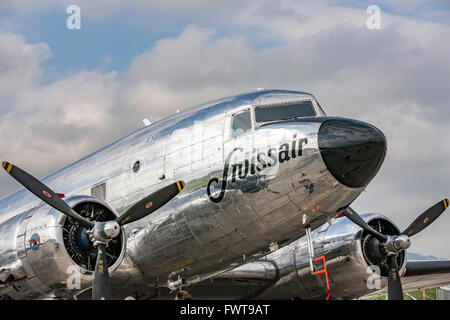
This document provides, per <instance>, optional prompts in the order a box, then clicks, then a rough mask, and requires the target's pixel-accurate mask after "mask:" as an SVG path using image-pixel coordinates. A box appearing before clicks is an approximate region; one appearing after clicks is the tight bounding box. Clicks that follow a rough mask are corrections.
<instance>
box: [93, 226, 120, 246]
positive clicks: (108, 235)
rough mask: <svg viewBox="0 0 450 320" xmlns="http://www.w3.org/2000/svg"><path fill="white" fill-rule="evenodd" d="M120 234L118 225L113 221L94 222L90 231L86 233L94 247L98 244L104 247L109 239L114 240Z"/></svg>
mask: <svg viewBox="0 0 450 320" xmlns="http://www.w3.org/2000/svg"><path fill="white" fill-rule="evenodd" d="M119 233H120V226H119V224H118V223H117V222H116V221H114V220H111V221H107V222H96V223H95V225H94V227H93V228H92V230H90V231H88V234H89V238H90V239H91V241H92V242H93V244H94V246H95V247H96V246H97V245H99V244H103V245H106V244H108V242H109V241H110V240H111V239H114V238H116V237H117V236H118V235H119Z"/></svg>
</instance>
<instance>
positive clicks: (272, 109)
mask: <svg viewBox="0 0 450 320" xmlns="http://www.w3.org/2000/svg"><path fill="white" fill-rule="evenodd" d="M314 116H316V111H315V110H314V106H313V104H312V101H311V100H305V101H300V102H296V103H291V104H285V105H276V106H267V107H256V108H255V120H256V122H269V121H277V120H287V119H297V118H304V117H314Z"/></svg>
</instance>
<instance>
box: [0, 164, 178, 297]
mask: <svg viewBox="0 0 450 320" xmlns="http://www.w3.org/2000/svg"><path fill="white" fill-rule="evenodd" d="M2 167H3V168H4V169H5V170H6V172H8V173H9V174H10V175H11V176H12V177H13V178H14V179H16V180H17V181H18V182H19V183H20V184H22V185H23V186H24V187H25V188H27V189H28V190H29V191H30V192H31V193H33V194H34V195H35V196H37V197H38V198H40V199H41V200H42V201H44V202H45V203H47V204H48V205H49V206H51V207H53V208H55V209H56V210H58V211H60V212H61V213H63V214H65V215H66V216H68V217H70V218H72V219H74V220H75V221H77V222H78V223H79V224H80V225H82V226H83V227H85V228H86V229H88V232H87V233H88V235H89V239H90V240H91V241H92V243H93V245H94V247H96V248H97V261H96V264H95V271H94V278H93V281H92V299H94V300H109V299H111V285H110V279H109V272H108V262H107V260H106V247H107V246H108V243H109V241H111V240H112V239H114V238H116V237H117V236H119V234H120V228H121V226H123V225H126V224H128V223H131V222H134V221H137V220H139V219H142V218H144V217H146V216H148V215H149V214H151V213H152V212H154V211H156V210H158V209H159V208H161V207H162V206H163V205H165V204H166V203H167V202H169V201H170V200H171V199H172V198H174V197H175V196H176V195H177V194H178V193H180V192H181V190H183V188H184V186H185V183H184V181H182V180H180V181H177V182H175V183H172V184H170V185H168V186H166V187H164V188H162V189H160V190H157V191H156V192H154V193H152V194H151V195H149V196H147V197H145V198H144V199H142V200H140V201H138V202H137V203H136V204H134V205H133V206H132V207H131V208H130V209H128V210H127V211H126V212H125V213H124V214H122V215H121V216H119V217H117V218H116V219H115V220H111V221H106V222H92V221H89V220H87V219H86V218H84V217H82V216H80V215H79V214H78V213H77V212H76V211H75V210H73V209H72V208H71V207H70V206H69V205H68V204H67V203H66V202H65V201H64V200H63V199H61V198H60V197H59V196H58V195H57V194H56V193H55V192H53V191H52V190H51V189H50V188H49V187H47V186H46V185H45V184H43V183H42V182H40V181H39V180H37V179H36V178H34V177H33V176H31V175H30V174H29V173H27V172H25V171H23V170H22V169H20V168H19V167H16V166H14V165H12V164H11V163H8V162H3V163H2Z"/></svg>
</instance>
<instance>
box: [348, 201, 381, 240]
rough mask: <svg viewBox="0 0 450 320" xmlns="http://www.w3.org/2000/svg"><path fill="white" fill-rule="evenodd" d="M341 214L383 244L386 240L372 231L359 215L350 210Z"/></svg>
mask: <svg viewBox="0 0 450 320" xmlns="http://www.w3.org/2000/svg"><path fill="white" fill-rule="evenodd" d="M342 214H343V215H344V216H346V217H347V218H349V219H350V220H351V221H353V222H354V223H355V224H357V225H358V226H360V227H361V228H363V229H364V230H366V231H367V232H368V233H370V234H371V235H373V236H374V237H375V238H377V239H378V240H380V241H382V242H385V241H386V240H387V237H386V236H385V235H383V234H381V233H379V232H378V231H376V230H375V229H373V228H372V227H371V226H369V225H368V224H367V222H366V221H365V220H364V219H363V218H361V216H360V215H359V214H357V213H356V212H355V211H353V210H352V209H350V208H347V209H344V210H343V211H342Z"/></svg>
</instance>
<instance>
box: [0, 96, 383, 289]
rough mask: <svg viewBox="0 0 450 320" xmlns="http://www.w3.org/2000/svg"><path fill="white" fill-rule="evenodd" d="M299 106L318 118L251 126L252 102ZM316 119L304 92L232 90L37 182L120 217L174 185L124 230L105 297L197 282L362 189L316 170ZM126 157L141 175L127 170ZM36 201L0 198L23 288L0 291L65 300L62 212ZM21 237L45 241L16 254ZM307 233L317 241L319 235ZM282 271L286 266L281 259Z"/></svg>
mask: <svg viewBox="0 0 450 320" xmlns="http://www.w3.org/2000/svg"><path fill="white" fill-rule="evenodd" d="M304 100H311V101H312V103H313V106H314V108H315V110H316V112H317V117H310V118H308V119H297V120H290V121H277V122H271V123H266V124H260V123H255V121H254V118H255V116H254V109H255V107H257V106H269V105H272V106H275V105H277V104H282V103H290V102H296V101H304ZM246 110H249V111H250V114H251V119H252V127H251V130H249V131H248V132H246V133H245V134H242V135H239V136H237V137H233V133H232V119H233V115H235V114H237V113H240V112H243V111H246ZM326 119H328V117H326V116H325V114H324V113H323V111H322V109H321V108H320V107H319V105H318V103H317V101H316V100H315V98H314V96H312V95H311V94H308V93H304V92H297V91H288V90H260V91H255V92H250V93H245V94H240V95H237V96H232V97H228V98H223V99H219V100H216V101H213V102H210V103H206V104H203V105H200V106H197V107H193V108H190V109H188V110H186V111H183V112H180V113H178V114H175V115H173V116H170V117H168V118H165V119H163V120H160V121H158V122H155V123H153V124H151V125H149V126H147V127H144V128H142V129H140V130H138V131H136V132H134V133H132V134H130V135H128V136H126V137H124V138H123V139H121V140H119V141H117V142H115V143H113V144H111V145H109V146H107V147H105V148H103V149H101V150H99V151H97V152H96V153H94V154H92V155H89V156H87V157H85V158H83V159H81V160H79V161H77V162H75V163H73V164H71V165H70V166H68V167H66V168H64V169H61V170H59V171H57V172H55V173H54V174H52V175H50V176H48V177H46V178H45V179H43V182H44V183H45V184H46V185H48V186H49V187H50V188H52V190H55V192H58V193H64V194H65V195H67V196H68V197H69V198H70V197H74V196H83V197H81V198H74V199H78V200H73V201H75V202H76V201H99V202H101V203H102V204H103V205H105V206H108V208H111V210H112V212H114V213H116V212H117V213H118V214H119V215H120V214H122V213H124V212H125V211H126V210H127V209H128V208H130V207H131V206H132V205H134V204H135V203H136V202H138V201H139V200H141V199H143V198H144V197H145V196H147V195H149V194H151V193H153V192H155V191H156V190H158V189H160V188H162V187H164V186H166V185H168V184H170V183H173V182H175V181H177V180H184V181H185V182H186V187H185V188H184V190H183V191H182V192H181V193H180V194H179V195H178V196H177V197H176V198H174V199H173V200H171V201H170V202H169V203H168V204H166V205H165V206H164V207H162V208H160V209H159V210H157V211H156V212H154V213H153V214H151V215H150V216H148V217H145V218H143V219H141V220H139V221H136V222H133V223H130V224H129V225H126V226H125V227H124V228H123V231H122V232H123V236H124V238H125V239H126V245H125V244H124V245H123V248H124V249H123V250H122V254H123V256H121V258H120V259H119V260H118V261H117V263H116V264H114V265H113V266H111V267H110V268H109V272H110V274H111V283H112V291H113V292H112V293H113V298H120V297H122V295H123V294H124V292H126V288H128V287H133V286H134V285H144V286H146V287H148V285H157V286H160V287H161V286H166V287H167V286H168V284H170V283H173V282H174V281H177V280H178V279H179V278H183V279H187V281H189V283H197V282H199V281H201V280H203V279H207V278H209V277H212V276H214V275H217V274H218V273H220V272H223V271H226V270H231V269H234V268H236V267H237V266H239V265H242V264H244V263H246V262H248V261H253V260H255V259H257V258H259V257H261V256H264V255H265V254H267V253H268V252H269V246H270V245H271V244H273V243H276V244H277V245H279V246H280V247H282V246H284V245H286V244H289V243H291V242H292V241H294V240H295V239H297V238H298V237H300V236H303V235H304V234H305V226H306V225H310V226H311V228H312V229H313V230H314V229H316V228H318V227H320V226H322V225H323V223H325V222H326V221H327V220H330V219H332V218H334V217H335V215H336V213H337V212H339V211H340V209H342V208H343V207H346V206H348V205H349V204H350V203H352V202H353V201H354V200H355V199H356V198H357V197H358V196H359V195H360V193H361V192H362V191H363V190H364V188H365V186H361V187H357V188H353V187H348V186H345V185H343V184H341V183H340V182H339V181H338V180H337V179H336V178H335V177H334V176H333V174H331V173H330V172H329V170H328V169H327V166H326V165H325V163H324V161H323V159H322V156H321V153H320V150H319V146H318V132H319V128H320V126H321V124H322V122H323V121H325V120H326ZM294 150H299V151H298V152H294ZM261 159H265V160H264V161H263V160H261ZM137 161H139V163H140V169H139V170H138V171H136V172H135V171H134V170H133V166H134V164H135V163H136V162H137ZM381 161H382V159H381ZM269 164H270V166H269ZM264 165H265V166H264ZM366 182H367V181H366ZM98 187H102V188H103V187H104V190H105V199H103V200H104V201H103V200H100V199H95V198H91V197H90V195H91V192H93V189H94V188H98ZM87 197H89V199H88V198H87ZM213 199H215V200H216V201H213ZM218 199H220V201H217V200H218ZM39 205H40V202H39V200H38V199H36V198H35V197H34V196H33V195H32V194H30V193H29V192H28V191H26V190H23V189H22V190H20V191H18V192H16V193H14V194H12V195H10V196H8V197H6V198H4V199H2V200H0V223H1V224H0V259H1V260H0V261H1V267H2V268H3V267H4V266H8V265H10V264H12V263H16V262H17V261H19V260H20V262H21V263H22V264H23V268H21V269H20V268H19V269H20V270H22V271H24V272H23V273H22V279H23V280H20V281H22V283H23V287H22V288H23V289H22V290H20V292H19V293H17V292H14V289H8V290H6V291H5V290H3V289H0V295H4V294H6V295H11V296H13V297H16V298H40V297H56V296H58V297H68V296H71V295H73V294H74V292H73V291H67V290H66V289H61V288H60V287H55V286H56V284H57V282H58V281H63V280H62V279H64V276H65V275H64V274H63V273H64V271H65V268H67V266H69V265H70V264H71V262H70V258H68V256H67V254H66V253H65V251H64V246H61V225H62V222H63V219H64V217H63V216H62V215H61V214H60V213H58V212H56V211H55V210H53V209H50V210H49V207H48V206H45V205H44V206H39ZM27 217H29V218H27ZM345 228H352V227H350V226H346V227H345ZM353 228H354V227H353ZM32 231H35V232H39V235H40V238H41V242H42V241H43V240H44V241H43V242H44V243H42V244H41V246H40V247H39V249H38V250H35V251H30V250H26V248H24V247H25V246H26V241H28V239H29V236H31V235H29V233H30V232H32ZM315 234H316V236H317V237H320V236H322V235H323V231H322V233H320V231H318V230H316V231H315ZM347 234H348V233H347ZM316 240H320V238H318V239H316ZM349 241H350V240H349ZM350 242H351V241H350ZM317 243H318V244H320V245H321V246H322V247H318V248H314V250H315V252H316V255H317V254H320V252H321V250H322V251H323V250H328V249H325V247H327V246H328V244H327V245H326V244H324V243H323V242H321V241H317ZM340 243H344V244H345V245H344V247H343V248H340V247H339V248H336V250H338V251H345V250H347V251H348V250H349V248H348V245H347V243H346V242H340ZM352 243H353V245H354V243H356V242H352ZM125 248H126V249H125ZM305 249H306V248H304V247H303V244H301V243H300V242H299V243H298V246H297V247H296V248H295V251H294V252H295V259H298V261H297V260H296V265H302V263H303V260H302V259H306V260H305V261H306V263H307V253H306V251H304V250H305ZM349 252H350V251H349ZM28 253H30V256H28ZM59 255H61V257H60V256H59ZM45 256H47V257H46V258H44V257H45ZM48 256H50V257H54V259H56V260H55V261H57V263H54V262H50V261H52V260H51V259H49V258H48ZM32 257H33V258H32ZM243 257H246V258H245V259H243ZM355 259H356V257H355ZM358 259H359V258H358ZM31 260H32V261H33V263H32V265H33V267H32V268H31V267H30V261H31ZM72 264H73V262H72ZM307 264H308V263H307ZM289 265H290V264H289V261H286V263H282V264H281V266H286V268H288V266H289ZM331 267H332V268H333V264H332V265H331ZM52 268H55V270H50V272H49V269H52ZM44 269H45V270H46V272H45V273H44V272H43V270H44ZM80 269H83V268H80ZM308 269H309V265H308ZM35 270H36V271H35ZM300 270H303V269H300ZM356 270H359V269H356ZM41 271H42V272H41ZM81 271H83V272H85V274H83V281H82V290H84V289H87V288H89V287H90V282H89V279H90V278H91V275H90V274H89V272H86V270H81ZM299 272H300V271H299ZM301 272H303V271H301ZM19 273H20V272H19ZM296 276H297V275H296ZM32 279H34V280H32ZM307 279H309V280H307ZM318 281H319V282H320V280H317V278H311V279H310V278H305V280H303V282H304V283H302V285H303V286H305V288H308V286H309V285H312V286H313V287H314V286H317V284H318ZM339 283H340V282H339ZM305 290H306V289H305Z"/></svg>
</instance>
